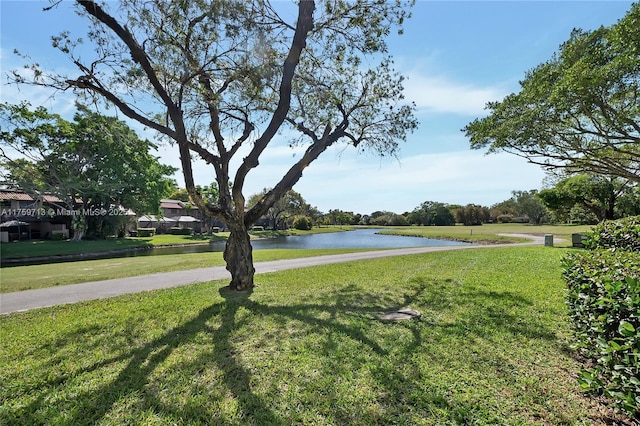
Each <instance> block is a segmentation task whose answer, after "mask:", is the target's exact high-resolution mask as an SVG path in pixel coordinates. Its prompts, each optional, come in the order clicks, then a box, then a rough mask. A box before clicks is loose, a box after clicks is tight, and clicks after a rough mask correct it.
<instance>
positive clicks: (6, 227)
mask: <svg viewBox="0 0 640 426" xmlns="http://www.w3.org/2000/svg"><path fill="white" fill-rule="evenodd" d="M68 212H69V210H67V209H66V208H65V205H64V202H63V201H62V200H61V199H59V198H58V197H56V196H54V195H49V194H39V195H31V194H27V193H26V192H23V191H17V190H11V189H1V190H0V242H10V241H19V240H26V239H48V238H63V239H66V238H69V237H70V236H71V235H70V233H71V219H72V215H71V214H68ZM55 235H60V237H54V236H55Z"/></svg>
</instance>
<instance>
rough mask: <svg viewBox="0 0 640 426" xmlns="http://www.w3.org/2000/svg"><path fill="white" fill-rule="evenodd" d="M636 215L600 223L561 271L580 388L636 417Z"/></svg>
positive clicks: (639, 402)
mask: <svg viewBox="0 0 640 426" xmlns="http://www.w3.org/2000/svg"><path fill="white" fill-rule="evenodd" d="M639 219H640V218H637V217H636V218H628V219H625V220H621V221H611V222H606V223H603V224H601V225H598V226H597V227H595V228H594V230H593V232H591V233H589V234H588V235H587V240H586V241H585V246H586V247H588V248H589V249H590V250H588V251H581V252H576V253H573V254H570V255H568V256H567V257H566V258H565V259H564V260H563V263H564V265H563V266H564V270H563V275H564V278H565V280H566V282H567V286H568V292H567V306H568V308H569V315H570V317H571V321H572V327H573V331H574V333H573V334H574V338H575V347H576V348H577V349H578V350H579V351H580V353H581V354H583V355H584V356H585V357H586V358H587V362H586V364H585V366H584V368H583V370H582V372H581V374H580V376H579V381H580V384H581V385H582V387H583V388H584V389H585V390H587V391H590V392H594V393H599V394H605V395H607V396H608V397H610V398H612V399H613V401H614V402H615V403H616V405H617V406H619V407H620V408H622V409H624V410H625V411H626V412H627V413H629V414H631V415H632V416H635V417H637V418H640V250H639V249H640V232H639V231H640V220H639Z"/></svg>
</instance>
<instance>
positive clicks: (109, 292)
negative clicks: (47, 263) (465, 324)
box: [0, 234, 544, 314]
mask: <svg viewBox="0 0 640 426" xmlns="http://www.w3.org/2000/svg"><path fill="white" fill-rule="evenodd" d="M505 235H511V236H517V237H522V238H528V239H531V240H532V241H531V242H527V243H522V244H494V245H467V246H436V247H412V248H401V249H392V250H379V251H367V252H359V253H346V254H334V255H328V256H316V257H305V258H298V259H285V260H274V261H270V262H258V263H256V264H255V265H254V266H255V269H256V274H264V273H268V272H276V271H284V270H287V269H295V268H304V267H308V266H318V265H326V264H329V263H343V262H353V261H357V260H364V259H377V258H382V257H392V256H405V255H411V254H420V253H430V252H436V251H448V250H466V249H477V248H493V247H514V246H523V245H533V244H542V243H544V237H538V236H534V235H526V234H505ZM230 277H231V276H230V275H229V272H228V271H227V270H226V269H225V268H224V266H216V267H211V268H199V269H190V270H186V271H174V272H163V273H158V274H150V275H140V276H137V277H128V278H117V279H113V280H105V281H93V282H87V283H81V284H70V285H63V286H57V287H48V288H42V289H37V290H25V291H18V292H14V293H0V314H9V313H12V312H20V311H27V310H30V309H37V308H43V307H47V306H55V305H62V304H67V303H75V302H80V301H85V300H93V299H103V298H107V297H114V296H119V295H122V294H127V293H139V292H142V291H149V290H157V289H162V288H170V287H179V286H183V285H188V284H194V283H199V282H205V281H213V280H223V279H229V278H230Z"/></svg>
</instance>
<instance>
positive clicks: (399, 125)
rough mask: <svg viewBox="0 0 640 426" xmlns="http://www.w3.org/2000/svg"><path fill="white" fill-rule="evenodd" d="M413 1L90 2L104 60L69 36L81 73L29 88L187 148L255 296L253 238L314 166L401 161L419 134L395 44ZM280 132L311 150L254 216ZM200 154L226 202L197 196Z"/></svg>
mask: <svg viewBox="0 0 640 426" xmlns="http://www.w3.org/2000/svg"><path fill="white" fill-rule="evenodd" d="M411 3H413V1H412V0H407V1H404V0H396V1H393V2H389V1H385V0H364V1H356V2H352V1H342V0H337V1H318V2H315V1H311V0H305V1H298V2H292V3H285V2H270V1H268V0H190V1H175V0H157V1H153V2H148V1H146V0H127V1H122V2H114V3H105V4H100V5H99V4H97V3H96V2H94V1H91V0H77V1H76V2H75V4H76V6H77V7H78V11H79V13H80V14H81V15H83V16H86V17H87V18H88V19H90V20H91V29H90V31H89V33H88V34H87V37H86V39H84V40H85V41H88V43H90V44H91V46H92V49H89V50H87V49H85V50H82V54H81V53H80V52H81V47H82V46H81V44H82V42H83V41H82V40H81V39H80V38H74V37H72V35H71V34H69V33H68V32H67V33H63V34H60V35H59V36H57V37H55V38H54V39H53V43H54V47H56V48H58V49H59V50H60V51H62V52H63V53H64V54H66V55H67V56H68V57H69V59H70V60H71V62H72V63H73V64H74V65H75V66H76V67H77V73H76V74H74V75H56V74H52V73H48V72H44V71H43V70H41V69H40V68H39V67H38V66H37V65H32V67H33V68H34V72H33V75H34V76H35V77H34V79H33V80H31V81H29V82H30V83H32V84H41V85H45V86H48V87H53V88H56V89H59V90H73V91H75V92H77V93H79V94H83V95H87V96H91V97H93V98H95V99H97V100H101V101H107V102H108V103H110V104H112V105H115V107H116V108H117V109H118V110H119V111H120V112H121V113H123V114H124V115H126V116H127V117H129V118H131V119H134V120H137V121H139V122H140V123H142V124H143V125H145V126H147V127H148V128H150V129H153V130H155V131H157V132H158V133H159V134H161V135H163V136H164V137H165V138H167V139H169V140H170V141H172V142H173V143H175V144H176V145H177V148H178V151H179V155H180V160H181V165H182V172H183V175H184V180H185V186H186V189H187V191H188V192H189V197H190V199H191V200H192V201H193V202H194V204H195V205H197V206H198V207H199V208H200V209H201V210H202V211H203V212H206V213H207V214H209V215H212V216H216V217H218V218H220V219H221V220H223V221H224V222H225V223H226V224H227V225H228V226H229V229H230V231H231V235H230V237H229V240H228V242H227V247H226V249H225V259H226V260H227V268H228V269H229V270H230V272H231V275H232V281H231V287H232V288H235V289H246V288H251V287H252V286H253V273H254V270H253V262H252V256H251V245H250V242H249V235H248V232H247V229H248V228H249V227H250V226H251V225H252V224H253V223H255V221H256V220H257V219H259V218H260V217H261V216H262V215H263V214H264V213H265V212H266V211H267V210H268V209H269V208H270V207H271V206H272V205H273V204H274V203H275V202H276V200H278V199H279V198H280V197H282V195H283V194H285V193H286V192H287V191H288V190H290V189H291V188H292V187H293V185H295V183H296V182H298V180H299V179H300V177H301V176H302V173H303V171H304V169H305V168H306V167H308V166H309V165H310V163H311V162H313V161H314V160H315V159H316V158H318V156H319V155H320V154H322V153H323V152H324V151H326V150H327V149H328V148H329V147H330V146H332V145H334V144H335V143H337V142H338V141H344V142H346V143H348V144H350V145H352V146H354V147H356V148H357V149H359V150H367V149H371V150H374V151H375V152H378V153H380V154H383V155H394V154H395V153H396V151H397V149H398V143H399V141H402V140H404V139H405V137H406V135H407V133H408V132H410V131H412V130H413V129H414V128H415V127H416V126H417V122H416V119H415V118H414V116H413V110H414V107H413V105H411V104H408V103H406V102H404V101H403V86H402V81H403V77H402V76H400V75H399V74H398V73H397V72H396V71H394V69H393V63H392V60H391V58H390V56H389V55H388V52H387V46H386V42H385V36H386V35H388V34H389V33H390V31H392V29H393V28H394V27H401V25H402V23H403V21H404V20H405V19H406V18H407V17H408V15H409V14H408V9H407V7H408V6H410V5H411ZM66 6H67V3H64V2H59V3H58V4H57V8H52V10H53V11H56V12H59V11H60V9H63V8H64V7H66ZM92 53H93V56H92ZM23 75H24V74H23V73H20V72H16V73H14V76H15V80H16V81H17V82H25V79H24V78H23ZM279 132H280V135H281V137H282V138H287V139H288V140H289V143H290V144H291V145H293V144H304V145H305V146H306V147H307V148H306V150H305V152H304V153H303V154H302V155H300V156H298V157H296V158H295V159H294V161H292V164H291V167H290V168H289V170H288V171H286V172H285V173H284V174H283V176H282V177H281V179H280V180H279V181H278V182H277V183H276V184H275V185H274V186H273V187H272V189H271V190H270V191H269V192H268V193H266V194H265V195H264V196H263V198H262V199H261V200H260V201H259V202H257V203H256V204H255V205H254V206H253V207H251V208H249V209H245V207H246V203H245V196H244V195H243V187H244V183H245V181H246V179H247V176H248V175H249V173H250V172H251V171H252V170H254V169H255V168H256V167H257V166H258V165H259V163H260V158H261V155H262V154H263V153H264V152H265V150H266V149H267V147H268V146H269V145H270V144H271V143H272V141H273V140H274V138H276V136H277V135H278V133H279ZM276 139H277V138H276ZM193 157H196V158H199V159H201V160H204V161H205V162H206V163H207V164H209V165H210V166H211V167H212V175H214V176H215V180H216V182H217V184H218V188H219V191H220V192H219V197H218V202H217V203H216V204H215V205H209V204H207V203H205V202H204V200H203V199H202V197H201V195H200V194H198V192H197V190H196V183H195V182H194V174H193V164H192V158H193ZM229 188H231V189H229Z"/></svg>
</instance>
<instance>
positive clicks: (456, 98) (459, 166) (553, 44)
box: [0, 0, 631, 214]
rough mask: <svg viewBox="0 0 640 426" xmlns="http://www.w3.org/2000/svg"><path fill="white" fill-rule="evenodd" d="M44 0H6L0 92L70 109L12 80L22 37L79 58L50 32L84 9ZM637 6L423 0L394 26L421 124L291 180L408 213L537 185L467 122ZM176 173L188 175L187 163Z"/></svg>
mask: <svg viewBox="0 0 640 426" xmlns="http://www.w3.org/2000/svg"><path fill="white" fill-rule="evenodd" d="M47 4H48V3H47V2H46V1H45V2H42V1H25V0H22V1H10V0H9V1H7V0H0V16H1V22H0V24H1V26H0V37H1V42H0V43H1V45H0V47H1V51H0V60H1V69H2V86H0V100H1V101H2V102H11V103H14V102H18V101H20V100H23V99H27V100H30V101H31V102H32V104H33V105H34V106H39V105H43V106H46V107H48V108H50V109H53V110H55V111H56V112H58V113H60V114H63V115H64V114H65V113H66V114H69V113H70V111H71V110H70V105H71V104H70V102H69V99H68V98H65V96H62V95H60V94H58V95H56V97H55V98H52V97H51V94H52V93H51V92H49V91H46V90H43V89H40V88H33V87H23V88H20V89H17V88H15V87H14V86H7V85H6V72H7V70H10V69H14V68H17V67H19V66H21V65H22V64H23V62H24V61H22V60H21V59H19V58H17V57H16V56H15V55H13V53H12V52H13V50H14V48H18V49H19V50H20V51H22V52H24V53H28V54H29V55H30V56H31V57H32V58H33V59H34V60H35V61H36V62H39V63H40V64H41V65H43V67H44V68H46V69H52V70H56V69H57V70H60V69H70V68H71V67H70V64H69V63H67V62H65V60H64V58H61V57H60V56H57V55H56V52H55V51H54V50H53V49H52V48H51V47H50V43H49V39H50V36H51V35H54V34H58V33H59V32H60V31H61V30H63V29H71V30H73V28H74V27H75V26H76V25H77V23H78V20H79V18H78V17H77V16H75V15H74V14H73V12H71V11H70V9H69V6H70V2H68V1H65V2H64V3H63V4H62V5H61V6H60V8H59V10H56V11H53V12H49V13H42V12H40V11H41V9H42V7H43V5H45V6H46V5H47ZM630 6H631V2H628V1H588V2H582V1H532V2H528V1H417V2H416V5H415V7H414V9H413V17H412V18H411V19H410V20H408V21H407V22H406V25H405V32H404V35H402V36H395V35H394V36H393V37H391V38H390V39H389V44H390V51H391V52H392V54H393V55H394V57H395V60H396V66H397V69H398V70H399V71H401V72H402V73H403V74H404V75H405V76H407V77H408V80H407V82H406V84H405V89H406V96H407V98H408V99H409V100H412V101H414V102H415V103H416V105H417V107H418V113H417V117H418V119H419V121H420V126H419V128H418V130H417V131H416V132H415V133H413V134H412V135H410V136H409V138H408V140H407V142H406V143H403V144H402V146H401V152H400V155H399V156H398V158H397V159H380V158H379V157H377V156H375V155H372V154H365V155H362V154H356V152H355V150H352V149H349V148H344V147H340V148H335V149H332V150H330V151H327V152H325V153H324V154H323V156H321V157H320V158H319V159H318V160H317V161H316V162H314V163H312V164H311V165H310V167H308V168H307V169H306V170H305V174H304V176H303V177H302V179H301V180H300V182H299V183H298V184H297V185H296V186H295V187H294V189H295V190H296V191H298V192H300V193H301V194H302V196H303V197H304V198H305V199H306V200H307V202H309V203H310V204H311V205H314V206H317V207H318V208H319V209H320V210H321V211H325V212H326V211H328V210H329V209H342V210H347V211H353V212H357V213H363V214H367V213H371V212H373V211H375V210H390V211H394V212H397V213H402V212H405V211H411V210H413V209H414V208H415V207H417V206H418V205H419V204H421V203H422V202H424V201H427V200H430V201H440V202H445V203H451V204H467V203H476V204H481V205H486V206H490V205H492V204H495V203H497V202H500V201H503V200H505V199H507V198H509V197H510V195H511V191H512V190H529V189H540V188H541V187H542V181H543V179H544V177H545V175H544V173H543V171H542V170H541V169H540V168H539V167H537V166H534V165H529V164H526V162H524V161H523V160H521V159H519V158H518V157H515V156H512V155H507V154H497V155H496V154H492V155H488V156H487V155H485V154H484V152H482V151H471V150H470V149H469V143H468V140H467V139H466V138H465V136H464V133H463V132H461V131H460V129H462V128H463V127H464V126H465V125H466V124H467V123H469V122H470V121H472V120H473V119H474V118H476V117H481V116H483V115H484V114H485V112H484V105H485V103H486V102H489V101H495V100H500V99H502V98H503V97H504V96H505V95H507V94H509V93H512V92H515V91H518V89H519V86H518V81H519V80H521V79H522V78H523V77H524V73H525V72H526V71H527V70H529V69H531V68H533V67H535V66H536V65H538V64H540V63H541V62H544V61H546V60H548V59H549V58H550V57H551V56H552V54H553V53H554V52H556V51H557V49H558V46H559V45H560V44H561V43H562V42H564V41H566V40H567V39H568V37H569V34H570V32H571V30H572V29H573V28H582V29H585V30H590V29H595V28H597V27H599V26H600V25H605V26H608V25H611V24H613V23H615V22H616V21H617V20H618V19H620V18H622V16H624V14H625V13H626V12H627V11H628V10H629V8H630ZM132 127H133V126H132ZM152 136H153V135H145V137H152ZM293 154H294V153H293V152H292V151H290V150H289V148H287V147H286V146H284V145H278V144H276V146H274V147H273V148H272V149H270V150H268V151H267V152H265V157H264V158H263V159H262V160H261V164H260V166H259V167H258V168H257V169H256V170H255V173H252V174H251V175H249V179H248V181H247V184H246V187H245V194H247V195H250V194H253V193H255V192H258V191H260V190H261V189H262V188H265V187H270V186H273V185H274V184H275V182H277V180H278V178H279V177H280V176H281V175H282V173H283V171H284V170H286V169H287V168H288V165H289V164H290V163H291V161H292V160H293V158H292V156H293ZM158 155H160V156H161V161H163V162H164V163H167V164H172V165H175V166H178V165H179V164H178V154H177V149H176V148H175V147H170V146H163V147H161V149H160V151H159V152H158ZM195 176H196V181H197V183H200V184H207V183H209V182H211V181H212V180H213V179H212V173H211V171H210V169H209V168H207V167H206V166H205V165H204V164H197V165H196V168H195ZM176 178H177V180H178V182H181V181H182V178H181V176H180V174H179V173H178V174H177V175H176Z"/></svg>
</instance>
